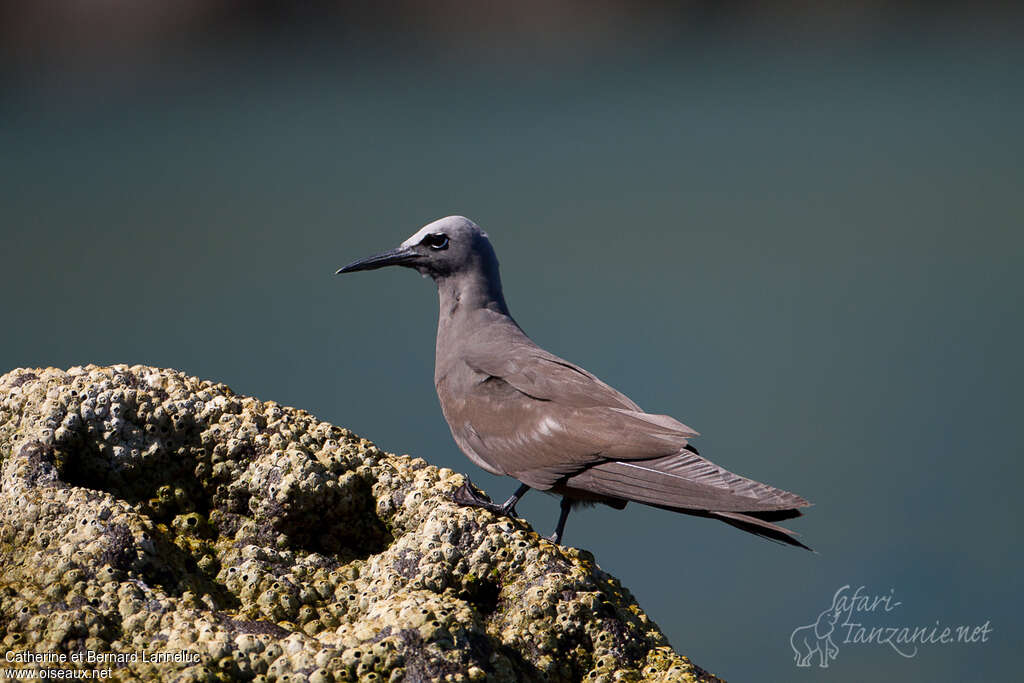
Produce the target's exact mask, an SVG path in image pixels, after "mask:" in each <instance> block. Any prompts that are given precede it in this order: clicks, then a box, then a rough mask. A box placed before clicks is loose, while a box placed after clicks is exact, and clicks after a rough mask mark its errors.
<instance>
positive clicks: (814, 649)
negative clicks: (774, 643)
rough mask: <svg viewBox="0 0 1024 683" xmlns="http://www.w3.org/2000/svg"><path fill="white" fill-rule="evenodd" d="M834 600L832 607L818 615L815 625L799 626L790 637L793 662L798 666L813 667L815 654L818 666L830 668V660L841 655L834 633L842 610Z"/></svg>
mask: <svg viewBox="0 0 1024 683" xmlns="http://www.w3.org/2000/svg"><path fill="white" fill-rule="evenodd" d="M836 602H837V600H836V599H833V600H832V606H831V607H829V608H828V609H827V610H825V611H824V612H822V613H821V614H819V615H818V618H817V620H816V621H815V622H814V623H813V624H807V625H806V626H799V627H797V628H795V629H793V633H791V634H790V636H789V645H790V647H792V648H793V661H795V662H796V665H797V666H802V667H807V666H810V665H811V659H812V658H813V657H814V655H815V653H817V654H818V666H820V667H821V668H823V669H827V668H828V663H829V661H830V660H833V659H835V658H836V656H837V655H838V654H839V646H838V645H836V644H835V643H834V642H833V641H832V632H833V631H834V630H835V628H836V622H837V621H839V615H840V614H842V610H840V609H839V606H838V605H837V604H836Z"/></svg>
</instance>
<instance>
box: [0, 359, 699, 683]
mask: <svg viewBox="0 0 1024 683" xmlns="http://www.w3.org/2000/svg"><path fill="white" fill-rule="evenodd" d="M464 481H465V479H464V478H463V476H462V475H460V474H456V473H454V472H452V471H450V470H448V469H438V468H436V467H431V466H428V465H427V464H426V463H425V462H424V461H423V460H421V459H418V458H410V457H408V456H394V455H390V454H388V453H384V452H382V451H380V450H379V449H377V447H376V446H374V445H373V444H372V443H370V442H369V441H367V440H365V439H361V438H359V437H357V436H355V435H354V434H352V433H351V432H350V431H348V430H347V429H343V428H340V427H335V426H333V425H330V424H327V423H325V422H321V421H319V420H317V419H316V418H314V417H313V416H312V415H310V414H309V413H307V412H305V411H302V410H296V409H294V408H286V407H284V406H280V405H278V404H276V403H274V402H269V401H268V402H263V401H259V400H257V399H255V398H249V397H245V396H238V395H236V394H235V393H233V392H232V391H231V390H230V389H228V388H227V387H226V386H224V385H222V384H215V383H212V382H208V381H202V380H199V379H196V378H195V377H188V376H186V375H184V374H182V373H180V372H176V371H173V370H159V369H156V368H150V367H144V366H138V365H136V366H131V367H129V366H124V365H117V366H112V367H96V366H88V367H84V368H83V367H76V368H71V369H70V370H68V371H66V372H65V371H62V370H57V369H53V368H47V369H45V370H14V371H12V372H10V373H8V374H6V375H4V376H2V377H0V640H2V641H3V642H2V649H3V650H4V651H5V652H7V653H8V656H7V657H6V659H8V660H11V659H12V658H13V659H14V660H15V661H13V662H10V661H8V662H4V665H5V666H6V665H8V664H11V665H13V666H24V667H31V668H39V667H58V668H65V669H110V670H111V676H110V677H112V678H114V679H117V680H138V679H142V680H177V681H227V680H232V681H235V680H253V681H282V682H283V681H289V682H292V683H295V682H298V681H310V682H314V681H315V682H323V683H329V682H331V681H356V680H359V681H380V682H383V681H434V680H443V681H483V680H493V681H520V680H550V681H578V680H586V681H637V680H666V681H668V680H672V681H676V680H678V681H694V680H716V679H714V677H712V676H710V675H709V674H706V673H705V672H703V671H702V670H701V669H699V668H698V667H696V666H694V665H693V664H691V663H690V662H689V660H687V659H686V658H685V657H682V656H680V655H678V654H676V653H675V652H673V650H672V649H671V647H670V646H669V644H668V642H667V641H666V639H665V637H664V636H663V635H662V633H661V631H659V630H658V628H657V626H655V625H654V624H653V623H652V622H650V621H649V620H648V618H647V616H646V615H645V614H644V613H643V612H642V611H641V610H640V608H639V607H638V606H637V605H636V601H635V600H634V599H633V596H632V595H631V594H630V593H629V591H628V590H626V589H625V588H623V587H622V586H621V585H620V584H619V582H618V581H617V580H616V579H615V578H613V577H612V576H609V575H608V574H606V573H605V572H603V571H602V570H601V569H600V568H599V567H598V566H597V565H596V563H595V562H594V558H593V557H592V556H591V555H590V554H589V553H587V552H585V551H581V550H575V549H572V548H563V547H559V546H556V545H554V544H552V543H550V542H549V541H547V540H545V539H543V538H541V537H539V536H538V535H537V534H536V533H534V532H533V531H532V530H531V529H530V528H529V526H528V525H526V524H524V523H523V522H521V521H516V520H509V519H505V518H499V517H495V516H494V515H492V514H490V513H488V512H485V511H482V510H479V509H469V508H464V507H459V506H457V505H455V504H454V503H452V502H451V501H450V500H449V496H450V495H451V493H452V492H453V491H454V490H455V489H457V488H458V487H459V486H461V485H462V484H463V482H464ZM58 657H63V660H64V661H63V662H60V663H53V660H54V658H58ZM40 659H49V661H42V662H41V661H39V660H40Z"/></svg>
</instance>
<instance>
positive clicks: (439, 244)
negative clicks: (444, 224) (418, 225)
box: [420, 234, 448, 250]
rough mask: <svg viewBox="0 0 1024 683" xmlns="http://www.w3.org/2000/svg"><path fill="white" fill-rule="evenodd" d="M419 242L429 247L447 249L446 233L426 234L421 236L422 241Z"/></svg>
mask: <svg viewBox="0 0 1024 683" xmlns="http://www.w3.org/2000/svg"><path fill="white" fill-rule="evenodd" d="M420 244H425V245H427V246H428V247H430V248H431V249H437V250H441V249H447V248H448V235H441V234H436V235H427V236H426V237H424V238H423V241H422V242H420Z"/></svg>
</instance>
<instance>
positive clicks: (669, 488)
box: [564, 448, 810, 550]
mask: <svg viewBox="0 0 1024 683" xmlns="http://www.w3.org/2000/svg"><path fill="white" fill-rule="evenodd" d="M564 483H565V488H567V489H570V490H576V491H587V492H591V493H595V494H600V495H602V496H607V497H609V498H618V499H622V500H633V501H636V502H638V503H644V504H646V505H651V506H653V507H657V508H662V509H665V510H672V511H674V512H682V513H685V514H690V515H696V516H698V517H710V518H714V519H718V520H720V521H722V522H725V523H726V524H729V525H730V526H734V527H736V528H737V529H741V530H743V531H746V532H748V533H752V534H755V535H757V536H761V537H762V538H767V539H769V540H772V541H777V542H779V543H785V544H787V545H793V546H797V547H799V548H805V549H806V550H810V548H808V547H807V546H806V545H804V544H803V543H801V542H800V541H798V540H796V539H795V538H794V536H795V535H796V534H794V532H792V531H790V530H789V529H786V528H784V527H781V526H778V525H777V524H775V522H780V521H783V520H787V519H793V518H795V517H799V516H800V515H801V514H802V513H801V512H800V510H799V509H798V508H801V507H806V506H808V505H810V503H809V502H807V501H806V500H804V499H803V498H801V497H800V496H798V495H796V494H795V493H790V492H789V491H783V490H782V489H777V488H775V487H773V486H769V485H767V484H763V483H761V482H758V481H754V480H753V479H748V478H746V477H741V476H739V475H737V474H734V473H732V472H730V471H728V470H725V469H723V468H721V467H719V466H718V465H715V464H714V463H712V462H710V461H709V460H706V459H704V458H702V457H700V455H699V454H698V453H697V452H696V449H692V448H687V449H685V450H684V451H683V452H680V453H677V454H675V455H671V456H664V457H659V458H652V459H650V460H629V461H616V460H608V461H605V462H601V463H598V464H596V465H593V466H591V467H589V468H587V469H585V470H583V471H582V472H580V473H578V474H575V475H573V476H571V477H569V478H568V479H567V480H566V481H565V482H564Z"/></svg>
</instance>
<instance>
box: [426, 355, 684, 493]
mask: <svg viewBox="0 0 1024 683" xmlns="http://www.w3.org/2000/svg"><path fill="white" fill-rule="evenodd" d="M482 377H483V379H481V380H480V381H478V382H477V383H475V384H474V385H473V386H472V387H471V388H470V389H469V390H468V391H461V392H458V395H448V397H447V399H446V400H445V401H443V403H442V407H443V409H444V412H445V418H446V419H447V420H448V424H449V426H450V427H451V429H452V435H453V436H454V437H455V440H456V442H457V443H458V444H459V446H460V447H461V448H462V449H463V451H465V452H466V453H467V455H469V456H470V458H471V459H473V460H476V461H478V463H481V464H484V466H485V467H487V469H489V470H490V471H492V472H496V473H500V474H508V475H511V476H513V477H515V478H517V479H519V480H520V481H522V482H524V483H526V484H529V485H530V486H533V487H535V488H539V489H548V488H550V487H551V486H552V485H553V484H554V483H555V482H556V481H559V480H560V479H563V478H564V477H566V476H569V475H572V474H575V473H578V472H580V471H582V470H583V469H585V468H586V467H588V466H590V465H593V464H595V463H598V462H601V461H603V460H607V459H609V458H615V459H624V460H625V459H634V458H640V459H650V458H655V457H659V456H665V455H670V454H672V453H676V452H678V451H679V450H680V449H682V448H684V447H685V446H686V444H687V438H689V437H690V436H693V435H694V432H693V431H692V430H689V429H687V428H686V427H685V426H683V425H681V424H680V423H678V422H676V421H675V420H673V419H672V418H670V417H668V416H664V415H648V414H647V413H644V412H641V411H637V410H629V409H626V408H617V407H608V406H591V407H585V408H577V407H573V406H570V405H566V404H565V403H562V402H559V401H554V400H549V399H544V398H538V397H535V396H531V395H529V394H526V393H523V392H522V391H520V390H519V389H518V388H517V387H516V386H514V385H513V384H511V383H509V382H508V381H506V380H505V379H504V378H501V377H497V376H494V375H482ZM439 390H441V391H444V390H445V387H444V386H443V385H441V386H440V387H439ZM481 461H482V462H481Z"/></svg>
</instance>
